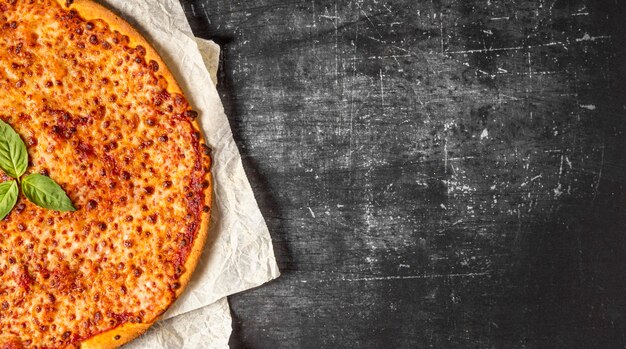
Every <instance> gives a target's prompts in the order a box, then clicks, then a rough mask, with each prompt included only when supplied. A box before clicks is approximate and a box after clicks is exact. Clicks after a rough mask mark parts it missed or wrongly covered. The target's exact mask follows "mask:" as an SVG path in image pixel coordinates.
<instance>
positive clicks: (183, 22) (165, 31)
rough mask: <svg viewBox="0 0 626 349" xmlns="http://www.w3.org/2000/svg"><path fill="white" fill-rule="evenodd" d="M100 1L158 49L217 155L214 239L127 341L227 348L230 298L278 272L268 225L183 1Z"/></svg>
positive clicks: (156, 345)
mask: <svg viewBox="0 0 626 349" xmlns="http://www.w3.org/2000/svg"><path fill="white" fill-rule="evenodd" d="M102 2H103V3H104V5H106V6H107V7H109V8H110V9H112V10H113V11H114V12H116V13H117V14H118V15H120V16H122V17H123V18H125V19H126V20H127V21H128V22H130V23H131V24H133V25H134V26H135V28H137V29H138V30H139V31H140V32H141V33H142V34H144V36H145V37H146V38H147V39H148V41H150V42H151V43H152V44H153V45H154V46H155V48H156V49H157V51H158V52H159V53H160V54H161V56H162V58H163V59H164V61H165V62H166V63H167V65H168V67H169V68H170V70H172V72H173V73H174V75H175V76H176V78H177V80H178V82H179V84H180V85H181V87H182V88H183V90H184V91H185V94H186V96H187V98H188V99H189V100H190V102H191V104H192V105H193V106H194V108H195V109H196V110H197V111H198V112H199V114H200V123H201V125H202V128H203V130H204V133H205V136H206V139H207V143H208V145H209V146H210V147H211V148H212V157H213V162H214V163H213V167H212V170H211V171H212V174H213V178H214V196H213V200H214V201H213V209H212V211H211V225H210V228H209V238H208V241H207V244H206V246H205V249H204V251H203V255H202V257H201V259H200V261H199V264H198V267H197V269H196V271H195V273H194V276H193V278H192V280H191V282H190V284H189V286H188V288H187V289H186V291H185V292H184V294H183V295H182V296H181V297H180V299H179V300H178V301H177V302H176V303H175V304H174V305H173V306H172V308H171V309H170V310H169V311H168V312H167V313H166V314H164V316H163V317H162V320H161V321H160V322H159V323H157V324H156V325H155V326H154V327H153V328H152V329H150V331H148V333H147V334H146V335H144V336H142V337H141V338H139V339H137V340H136V341H134V342H132V343H130V344H129V345H127V346H126V348H157V349H158V348H167V349H172V348H207V349H208V348H227V347H228V338H229V336H230V333H231V328H232V327H231V317H230V310H229V308H228V302H227V300H226V298H225V297H226V296H228V295H231V294H234V293H237V292H241V291H244V290H246V289H249V288H252V287H256V286H259V285H261V284H263V283H265V282H267V281H269V280H272V279H274V278H276V277H278V276H279V275H280V273H279V271H278V267H277V265H276V259H275V257H274V251H273V248H272V243H271V239H270V235H269V231H268V229H267V226H266V224H265V221H264V219H263V216H262V215H261V212H260V210H259V207H258V204H257V202H256V200H255V198H254V195H253V192H252V189H251V187H250V183H249V182H248V179H247V177H246V174H245V172H244V170H243V166H242V163H241V157H240V154H239V150H238V149H237V146H236V145H235V142H234V139H233V136H232V131H231V128H230V125H229V123H228V119H227V118H226V115H225V114H224V108H223V106H222V103H221V101H220V99H219V96H218V94H217V90H216V89H215V86H214V83H213V81H212V79H211V77H210V75H209V72H208V70H207V66H205V63H204V61H203V57H202V55H201V53H200V51H199V49H198V45H197V43H196V41H195V40H196V39H195V38H194V37H193V33H192V32H191V27H190V26H189V23H188V21H187V19H186V17H185V13H184V11H183V9H182V7H181V5H180V3H179V2H178V0H141V1H127V0H103V1H102ZM201 45H202V46H203V49H204V50H208V51H206V53H207V54H206V55H205V58H206V59H207V60H208V62H213V64H209V66H212V67H213V68H216V67H217V64H216V63H215V61H214V60H215V59H216V57H219V55H217V56H216V55H215V50H216V46H214V45H212V44H206V45H205V43H201ZM211 50H213V51H211ZM214 76H215V75H214Z"/></svg>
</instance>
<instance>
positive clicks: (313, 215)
mask: <svg viewBox="0 0 626 349" xmlns="http://www.w3.org/2000/svg"><path fill="white" fill-rule="evenodd" d="M307 208H308V209H309V212H311V217H313V218H315V213H313V210H312V209H311V208H310V207H307Z"/></svg>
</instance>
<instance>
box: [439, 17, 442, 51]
mask: <svg viewBox="0 0 626 349" xmlns="http://www.w3.org/2000/svg"><path fill="white" fill-rule="evenodd" d="M439 36H440V39H441V54H443V13H439Z"/></svg>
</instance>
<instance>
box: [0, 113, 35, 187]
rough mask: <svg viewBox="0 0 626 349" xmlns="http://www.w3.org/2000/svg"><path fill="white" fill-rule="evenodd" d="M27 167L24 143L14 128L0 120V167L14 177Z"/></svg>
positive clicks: (17, 176) (18, 175)
mask: <svg viewBox="0 0 626 349" xmlns="http://www.w3.org/2000/svg"><path fill="white" fill-rule="evenodd" d="M27 167H28V152H27V151H26V145H25V144H24V141H23V140H22V139H21V138H20V136H19V135H18V134H17V132H15V130H14V129H13V128H12V127H11V126H9V124H7V123H6V122H4V121H2V120H0V168H1V169H2V170H3V171H4V172H5V173H6V174H7V175H8V176H11V177H13V178H15V179H17V178H20V176H21V175H23V174H24V172H26V168H27Z"/></svg>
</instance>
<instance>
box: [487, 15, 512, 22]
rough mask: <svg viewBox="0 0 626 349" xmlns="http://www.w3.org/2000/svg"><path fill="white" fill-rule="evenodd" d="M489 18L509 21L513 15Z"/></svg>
mask: <svg viewBox="0 0 626 349" xmlns="http://www.w3.org/2000/svg"><path fill="white" fill-rule="evenodd" d="M489 19H490V20H492V21H508V20H509V19H511V17H508V16H507V17H491V18H489Z"/></svg>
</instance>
